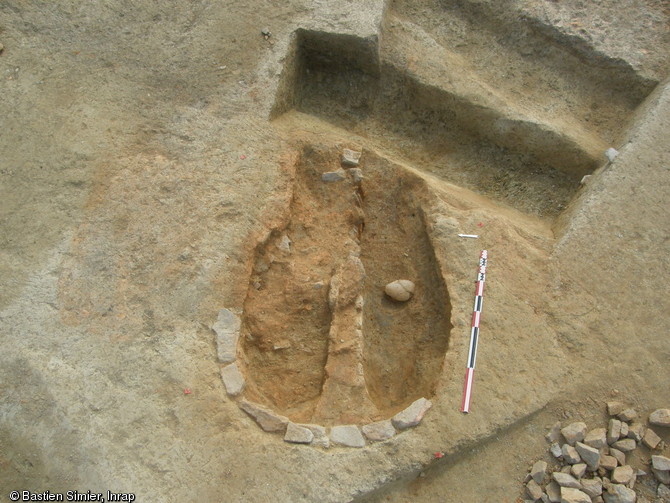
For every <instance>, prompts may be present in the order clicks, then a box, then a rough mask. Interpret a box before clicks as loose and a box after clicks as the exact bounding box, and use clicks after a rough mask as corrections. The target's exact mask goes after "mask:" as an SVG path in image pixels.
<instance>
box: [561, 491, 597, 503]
mask: <svg viewBox="0 0 670 503" xmlns="http://www.w3.org/2000/svg"><path fill="white" fill-rule="evenodd" d="M561 503H591V497H590V496H589V495H588V494H586V493H584V492H582V491H580V490H579V489H574V488H571V487H561Z"/></svg>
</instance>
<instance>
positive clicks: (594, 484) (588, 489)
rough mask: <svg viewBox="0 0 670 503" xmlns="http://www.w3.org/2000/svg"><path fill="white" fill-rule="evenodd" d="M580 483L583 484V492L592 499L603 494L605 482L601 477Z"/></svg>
mask: <svg viewBox="0 0 670 503" xmlns="http://www.w3.org/2000/svg"><path fill="white" fill-rule="evenodd" d="M580 483H581V484H582V491H584V492H585V493H586V494H588V495H589V496H591V497H592V498H595V497H596V496H600V495H601V494H602V493H603V481H602V480H600V478H599V477H594V478H592V479H584V480H581V481H580Z"/></svg>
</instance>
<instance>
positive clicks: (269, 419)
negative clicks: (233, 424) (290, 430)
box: [239, 400, 289, 433]
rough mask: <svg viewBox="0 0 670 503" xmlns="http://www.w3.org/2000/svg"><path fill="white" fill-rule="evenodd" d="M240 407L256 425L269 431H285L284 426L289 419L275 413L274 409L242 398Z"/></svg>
mask: <svg viewBox="0 0 670 503" xmlns="http://www.w3.org/2000/svg"><path fill="white" fill-rule="evenodd" d="M239 405H240V409H242V410H243V411H244V412H246V413H247V414H249V415H250V416H251V417H252V418H253V419H254V421H256V423H258V426H260V427H261V428H263V430H265V431H270V432H280V433H284V432H285V431H286V426H287V425H288V423H289V419H288V418H287V417H284V416H280V415H279V414H275V413H274V411H272V410H270V409H268V408H267V407H264V406H262V405H259V404H257V403H253V402H249V401H247V400H242V401H241V402H240V404H239Z"/></svg>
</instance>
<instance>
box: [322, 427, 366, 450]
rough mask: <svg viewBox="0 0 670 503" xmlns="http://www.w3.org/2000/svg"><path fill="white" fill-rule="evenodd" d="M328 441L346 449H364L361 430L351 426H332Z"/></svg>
mask: <svg viewBox="0 0 670 503" xmlns="http://www.w3.org/2000/svg"><path fill="white" fill-rule="evenodd" d="M330 440H332V441H333V443H336V444H339V445H344V446H347V447H365V439H364V438H363V435H362V434H361V430H359V429H358V426H356V425H353V424H348V425H341V426H333V427H332V428H331V430H330Z"/></svg>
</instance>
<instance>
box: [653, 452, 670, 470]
mask: <svg viewBox="0 0 670 503" xmlns="http://www.w3.org/2000/svg"><path fill="white" fill-rule="evenodd" d="M651 465H652V466H653V467H654V470H661V471H668V470H670V458H666V457H665V456H656V455H653V456H652V457H651Z"/></svg>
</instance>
